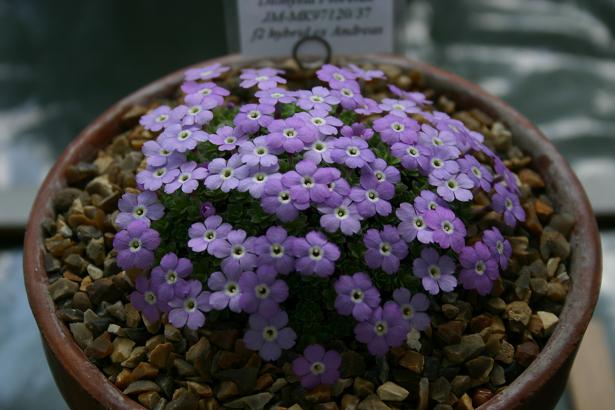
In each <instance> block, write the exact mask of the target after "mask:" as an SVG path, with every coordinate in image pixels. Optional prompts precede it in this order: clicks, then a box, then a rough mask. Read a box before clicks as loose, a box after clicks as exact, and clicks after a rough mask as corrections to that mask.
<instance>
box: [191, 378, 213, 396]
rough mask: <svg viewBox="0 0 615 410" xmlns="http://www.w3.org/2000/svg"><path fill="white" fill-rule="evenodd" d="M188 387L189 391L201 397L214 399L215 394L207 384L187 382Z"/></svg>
mask: <svg viewBox="0 0 615 410" xmlns="http://www.w3.org/2000/svg"><path fill="white" fill-rule="evenodd" d="M186 387H187V388H188V390H190V391H191V392H193V393H195V394H197V395H199V396H201V397H205V398H208V397H213V395H214V392H213V390H212V389H211V387H209V386H208V385H206V384H201V383H197V382H192V381H187V382H186Z"/></svg>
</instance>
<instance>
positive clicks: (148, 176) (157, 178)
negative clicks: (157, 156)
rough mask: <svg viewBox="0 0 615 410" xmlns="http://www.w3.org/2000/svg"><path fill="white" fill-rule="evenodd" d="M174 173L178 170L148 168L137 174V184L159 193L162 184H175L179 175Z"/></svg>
mask: <svg viewBox="0 0 615 410" xmlns="http://www.w3.org/2000/svg"><path fill="white" fill-rule="evenodd" d="M174 171H176V168H167V167H158V168H153V167H147V169H145V170H144V171H141V172H139V173H138V174H137V183H138V184H139V185H140V186H142V187H143V188H144V189H146V190H148V191H157V190H159V189H160V187H162V184H168V183H171V182H173V180H174V179H175V178H176V177H177V174H178V172H174Z"/></svg>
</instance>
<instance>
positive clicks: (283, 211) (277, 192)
mask: <svg viewBox="0 0 615 410" xmlns="http://www.w3.org/2000/svg"><path fill="white" fill-rule="evenodd" d="M293 199H294V198H293V197H292V195H291V193H290V190H289V189H288V188H286V187H285V186H284V185H282V177H281V175H280V176H278V177H273V176H272V177H270V178H269V179H268V180H267V182H266V183H265V188H264V190H263V195H262V197H261V206H262V207H263V209H264V210H265V212H267V213H270V214H276V216H277V217H278V218H280V220H281V221H282V222H290V221H292V220H294V219H295V218H297V216H298V215H299V211H300V210H304V209H307V208H308V207H309V203H307V202H297V201H294V200H293Z"/></svg>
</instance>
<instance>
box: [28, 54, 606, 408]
mask: <svg viewBox="0 0 615 410" xmlns="http://www.w3.org/2000/svg"><path fill="white" fill-rule="evenodd" d="M353 59H354V60H357V61H364V62H366V63H389V64H394V65H398V66H401V67H403V68H404V69H408V68H411V69H413V70H416V71H419V72H421V73H422V74H423V76H424V78H425V81H426V83H427V85H429V86H430V87H433V88H434V89H436V91H443V92H445V93H446V94H447V96H450V97H452V99H453V100H455V101H458V102H461V103H462V104H463V102H464V101H466V102H469V104H468V105H471V106H472V107H477V108H480V109H483V111H485V112H487V114H490V115H493V116H494V117H495V118H497V119H499V120H500V121H502V122H504V123H505V124H506V125H507V126H508V127H509V129H510V130H511V132H512V134H513V138H514V139H515V143H516V144H519V145H520V146H521V147H522V148H523V149H525V150H527V151H528V152H531V153H533V154H534V155H536V157H535V161H536V162H537V164H538V166H539V167H542V168H541V169H540V173H541V175H542V176H543V178H545V180H546V182H547V184H548V186H549V187H550V188H551V190H552V191H553V192H554V193H555V195H556V197H555V198H554V199H555V200H556V201H558V202H560V201H561V206H562V208H563V210H565V211H567V212H570V213H572V214H573V215H574V216H575V218H576V220H577V223H576V226H575V229H574V231H573V233H572V237H571V245H572V249H573V252H572V256H571V263H570V269H569V273H570V275H571V277H572V278H573V282H572V287H571V290H570V293H569V295H568V297H567V299H566V302H565V305H564V308H563V310H562V313H561V315H560V322H559V324H558V325H557V327H556V329H555V331H554V332H553V335H552V336H551V338H550V339H549V341H548V343H547V344H546V346H545V348H544V349H543V350H542V351H541V352H540V354H539V355H538V357H537V358H536V360H535V361H534V362H533V363H532V364H531V365H530V366H529V367H528V368H527V369H526V370H525V371H524V372H523V373H522V374H520V375H519V377H517V379H516V380H514V381H513V383H511V384H510V385H509V386H508V387H507V388H506V389H505V390H504V391H503V392H501V393H499V394H497V395H495V396H494V397H493V398H492V399H491V400H490V401H489V402H488V403H486V404H484V405H483V406H481V407H480V408H481V409H486V408H489V409H510V408H514V407H516V406H518V405H520V404H521V403H523V402H524V401H525V399H526V398H528V399H529V398H530V397H531V396H533V394H534V393H535V392H537V391H538V390H539V389H541V387H542V386H543V385H544V384H545V383H546V382H547V381H548V380H549V379H550V378H551V377H553V376H554V375H555V374H556V373H557V371H558V370H559V369H560V368H561V367H562V366H563V365H564V364H565V362H566V360H567V359H568V358H569V357H570V356H571V355H574V354H575V352H576V349H577V348H578V345H579V343H580V342H581V339H582V337H583V334H584V332H585V329H586V327H587V325H588V323H589V321H590V319H591V315H592V313H593V310H594V307H595V304H596V302H597V299H598V294H599V289H600V279H601V269H602V260H601V249H600V237H599V232H598V227H597V225H596V220H595V218H594V215H593V211H592V208H591V205H590V203H589V200H588V198H587V196H586V194H585V191H584V190H583V188H582V186H581V184H580V182H579V180H578V179H577V177H576V175H575V174H574V173H573V171H572V169H571V168H570V166H569V164H568V163H567V162H566V160H565V159H564V158H563V157H562V156H561V154H560V153H559V152H558V151H557V149H556V148H555V147H554V146H553V145H552V144H551V142H549V141H548V140H547V138H546V137H545V136H544V135H543V134H542V133H541V132H540V131H539V130H538V129H537V128H536V127H535V126H534V125H533V124H532V123H530V122H529V120H527V119H526V118H525V117H524V116H522V115H521V114H519V113H518V112H517V111H516V110H514V109H513V108H511V107H510V106H508V105H507V104H506V103H504V102H503V101H502V100H500V99H499V98H497V97H494V96H492V95H490V94H488V93H486V92H485V91H484V90H482V89H481V88H480V87H478V86H477V85H475V84H473V83H471V82H469V81H467V80H464V79H463V78H461V77H459V76H457V75H454V74H451V73H449V72H446V71H443V70H441V69H438V68H435V67H433V66H431V65H428V64H425V63H421V62H418V61H415V60H411V59H408V58H405V57H399V56H393V55H386V54H371V55H366V56H361V57H353ZM257 61H259V60H257V59H249V58H245V57H242V56H240V55H229V56H225V57H221V58H215V59H211V60H208V61H205V62H202V63H199V64H195V65H193V66H192V67H198V66H202V65H206V64H213V63H221V64H227V65H246V64H249V63H255V62H257ZM184 71H185V68H184V69H181V70H178V71H176V72H174V73H172V74H170V75H167V76H165V77H163V78H161V79H159V80H157V81H155V82H153V83H150V84H149V85H147V86H145V87H143V88H141V89H140V90H138V91H136V92H135V93H133V94H131V95H129V96H128V97H126V98H124V99H122V100H120V101H119V102H117V103H116V104H114V105H113V106H111V107H110V108H109V109H108V110H107V111H106V112H104V113H103V114H102V115H101V116H99V117H98V118H97V119H96V120H94V121H93V122H92V123H91V124H90V125H89V126H88V127H86V128H85V129H84V130H83V131H82V132H81V133H80V134H79V135H78V137H77V138H76V139H75V140H74V141H73V142H72V143H71V144H70V145H69V146H68V147H67V148H66V150H65V151H64V152H63V153H62V155H61V156H60V157H59V159H58V161H57V162H56V163H55V165H54V166H53V167H52V169H51V170H50V171H49V174H48V175H47V177H46V178H45V181H44V182H43V184H42V186H41V188H40V190H39V192H38V195H37V197H36V199H35V201H34V204H33V208H32V211H31V214H30V218H29V221H28V225H27V229H26V236H25V242H24V280H25V285H26V291H27V294H28V299H29V302H30V306H31V309H32V312H33V314H34V317H35V319H36V321H37V324H38V327H39V330H40V333H41V336H42V338H43V342H44V343H46V344H47V346H48V349H49V352H50V353H51V354H53V355H55V356H56V358H57V360H58V361H59V363H60V364H61V366H63V367H64V369H65V370H66V371H67V372H68V373H69V374H70V375H71V377H72V378H73V379H75V380H78V381H80V382H81V386H82V387H83V388H84V389H85V390H86V391H87V392H88V393H89V394H90V395H91V396H92V398H94V399H95V400H97V401H98V402H100V403H101V405H102V406H103V407H104V408H109V409H141V408H142V407H141V406H140V405H139V404H138V403H137V402H136V401H134V400H132V399H130V398H129V397H128V396H125V395H124V394H122V392H121V391H120V390H119V389H118V388H117V387H116V386H115V385H114V384H112V383H111V382H109V381H108V380H107V378H106V377H105V376H104V374H103V373H102V371H100V370H99V369H98V368H97V367H96V366H94V365H93V364H92V363H90V362H89V361H88V360H87V358H86V356H85V354H84V353H83V351H82V350H81V348H80V347H79V346H78V345H77V343H76V342H75V341H74V339H73V337H72V334H71V333H70V331H69V329H68V327H67V326H66V325H64V324H63V323H62V322H61V321H60V320H58V319H57V317H56V315H55V305H54V302H53V301H52V300H51V297H50V296H49V292H48V277H47V272H46V271H45V268H44V257H43V249H44V246H43V235H42V227H41V224H42V221H43V219H44V218H45V217H47V216H51V215H53V209H52V208H53V207H52V205H51V203H52V201H51V198H52V196H53V193H54V192H55V191H57V190H58V189H59V188H61V187H63V186H64V185H65V183H64V178H63V175H64V171H65V170H66V168H67V167H68V166H69V165H71V164H73V163H75V162H77V161H79V160H80V159H83V158H87V157H88V156H91V155H93V154H95V152H96V150H97V148H98V147H99V146H100V144H98V145H97V144H96V143H95V142H94V143H93V141H95V140H96V138H95V136H96V135H97V133H99V132H101V131H104V128H105V126H107V127H108V126H109V124H113V123H114V122H115V121H117V119H118V118H120V117H121V115H122V114H123V113H125V112H126V111H127V110H128V109H129V108H130V107H131V106H132V105H135V104H139V103H143V102H145V101H148V100H150V99H151V98H153V97H155V96H158V95H165V93H166V94H168V93H169V92H171V91H172V90H173V89H174V87H176V86H177V84H179V82H180V81H181V79H182V76H183V72H184ZM581 252H582V253H581ZM580 278H583V280H578V279H580ZM575 279H576V280H575Z"/></svg>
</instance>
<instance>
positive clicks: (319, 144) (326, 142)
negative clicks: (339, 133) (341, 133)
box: [303, 137, 335, 164]
mask: <svg viewBox="0 0 615 410" xmlns="http://www.w3.org/2000/svg"><path fill="white" fill-rule="evenodd" d="M334 141H335V138H333V137H329V138H323V139H318V140H316V141H315V142H314V143H313V144H312V145H311V146H310V148H309V149H308V150H307V151H306V152H305V153H304V154H303V158H304V159H309V160H310V161H312V162H314V163H315V164H320V163H321V162H322V161H324V162H326V163H328V164H331V163H333V160H332V159H331V145H332V144H333V142H334Z"/></svg>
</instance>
